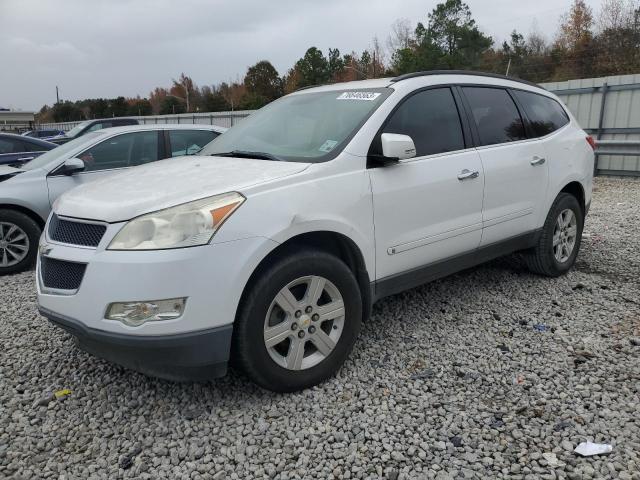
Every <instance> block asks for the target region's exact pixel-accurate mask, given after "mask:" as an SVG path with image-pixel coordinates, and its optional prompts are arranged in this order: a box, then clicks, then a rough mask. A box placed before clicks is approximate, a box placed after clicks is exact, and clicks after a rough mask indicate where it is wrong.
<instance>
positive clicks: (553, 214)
mask: <svg viewBox="0 0 640 480" xmlns="http://www.w3.org/2000/svg"><path fill="white" fill-rule="evenodd" d="M583 225H584V216H583V213H582V208H581V207H580V204H579V203H578V200H577V199H576V197H574V196H573V195H571V194H568V193H560V194H559V195H558V197H557V198H556V200H555V201H554V202H553V205H552V206H551V209H550V210H549V213H548V215H547V219H546V220H545V223H544V226H543V228H542V233H541V235H540V239H539V240H538V244H537V245H536V246H535V247H534V248H532V249H531V250H529V251H527V252H525V253H524V259H525V261H526V263H527V266H528V267H529V269H530V270H531V271H533V272H535V273H538V274H540V275H546V276H549V277H557V276H560V275H562V274H564V273H566V272H567V271H568V270H569V269H570V268H571V267H572V266H573V264H574V263H575V261H576V257H577V256H578V251H579V250H580V241H581V239H582V228H583Z"/></svg>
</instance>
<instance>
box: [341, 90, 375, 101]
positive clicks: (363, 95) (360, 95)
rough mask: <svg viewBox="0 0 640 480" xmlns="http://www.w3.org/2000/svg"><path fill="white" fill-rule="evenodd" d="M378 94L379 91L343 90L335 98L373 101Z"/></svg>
mask: <svg viewBox="0 0 640 480" xmlns="http://www.w3.org/2000/svg"><path fill="white" fill-rule="evenodd" d="M379 96H380V92H344V93H343V94H341V95H340V96H339V97H338V98H337V100H364V101H366V102H373V101H374V100H375V99H376V98H378V97H379Z"/></svg>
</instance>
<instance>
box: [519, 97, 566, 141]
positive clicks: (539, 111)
mask: <svg viewBox="0 0 640 480" xmlns="http://www.w3.org/2000/svg"><path fill="white" fill-rule="evenodd" d="M513 93H514V95H515V96H516V98H517V99H518V101H519V102H520V103H521V104H522V107H523V108H524V111H525V113H526V114H527V117H528V118H529V122H530V124H531V129H532V130H533V133H534V136H536V137H544V136H545V135H549V134H550V133H551V132H555V131H556V130H558V129H559V128H562V127H564V126H565V125H566V124H567V123H569V117H568V116H567V114H566V112H565V111H564V109H563V108H562V107H561V106H560V104H559V103H558V102H556V101H555V100H554V99H552V98H549V97H545V96H544V95H539V94H537V93H532V92H524V91H522V90H514V92H513Z"/></svg>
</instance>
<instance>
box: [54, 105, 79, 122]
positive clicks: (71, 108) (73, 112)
mask: <svg viewBox="0 0 640 480" xmlns="http://www.w3.org/2000/svg"><path fill="white" fill-rule="evenodd" d="M51 111H52V116H53V120H54V121H56V122H73V121H79V120H84V119H85V118H84V116H83V115H82V111H81V110H80V109H79V108H78V106H77V105H76V104H75V103H74V102H70V101H69V100H65V101H60V102H57V103H56V104H55V105H54V106H53V107H52V108H51Z"/></svg>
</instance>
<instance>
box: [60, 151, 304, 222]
mask: <svg viewBox="0 0 640 480" xmlns="http://www.w3.org/2000/svg"><path fill="white" fill-rule="evenodd" d="M308 166H309V164H308V163H292V162H276V161H270V160H253V159H246V158H227V157H204V156H202V157H197V156H195V157H194V156H187V157H176V158H172V159H169V160H162V161H159V162H154V163H150V164H148V165H143V166H139V167H134V168H132V169H129V170H127V171H125V172H121V173H117V174H115V175H110V176H108V177H106V178H103V179H101V180H97V181H94V182H90V183H88V184H85V185H81V186H79V187H77V188H74V189H73V190H71V191H69V192H67V193H65V194H64V195H62V196H61V197H60V198H59V199H58V200H57V201H56V203H55V204H54V206H53V209H54V211H55V212H56V213H57V214H58V215H63V216H68V217H76V218H86V219H92V220H102V221H105V222H109V223H115V222H121V221H125V220H130V219H132V218H134V217H137V216H140V215H143V214H145V213H149V212H154V211H157V210H162V209H164V208H168V207H173V206H175V205H180V204H182V203H186V202H190V201H192V200H198V199H200V198H205V197H209V196H212V195H217V194H220V193H226V192H231V191H238V192H242V190H243V189H245V188H247V187H251V186H254V185H258V184H261V183H265V182H269V181H272V180H275V179H277V178H281V177H285V176H288V175H293V174H295V173H299V172H302V171H303V170H305V169H306V168H307V167H308Z"/></svg>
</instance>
